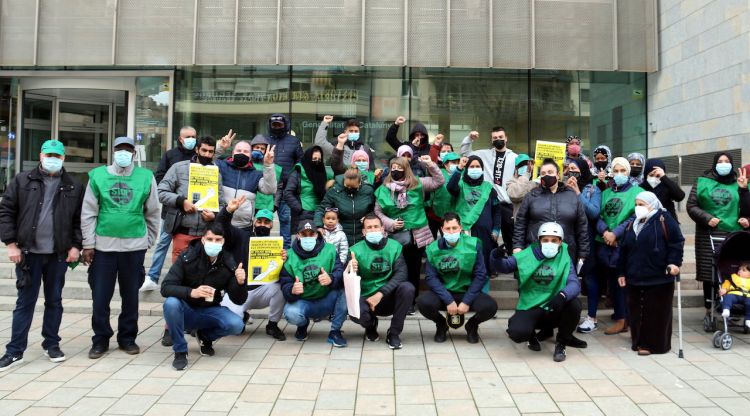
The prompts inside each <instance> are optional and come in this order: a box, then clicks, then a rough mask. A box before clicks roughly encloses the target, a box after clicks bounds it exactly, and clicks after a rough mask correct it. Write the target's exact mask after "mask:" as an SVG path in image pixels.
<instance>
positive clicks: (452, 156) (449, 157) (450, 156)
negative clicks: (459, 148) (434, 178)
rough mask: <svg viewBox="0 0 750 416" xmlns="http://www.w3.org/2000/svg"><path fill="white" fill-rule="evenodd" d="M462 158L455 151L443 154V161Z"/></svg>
mask: <svg viewBox="0 0 750 416" xmlns="http://www.w3.org/2000/svg"><path fill="white" fill-rule="evenodd" d="M460 159H461V158H460V157H459V156H458V154H456V153H455V152H450V153H448V154H446V155H445V156H443V163H446V162H450V161H452V160H460Z"/></svg>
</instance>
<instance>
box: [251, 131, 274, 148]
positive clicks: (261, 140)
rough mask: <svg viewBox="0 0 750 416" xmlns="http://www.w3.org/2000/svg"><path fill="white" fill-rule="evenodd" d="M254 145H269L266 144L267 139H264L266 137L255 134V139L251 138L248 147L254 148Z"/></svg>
mask: <svg viewBox="0 0 750 416" xmlns="http://www.w3.org/2000/svg"><path fill="white" fill-rule="evenodd" d="M256 144H265V145H269V144H271V143H269V142H268V139H266V136H264V135H262V134H256V135H255V137H253V140H252V141H251V142H250V146H255V145H256Z"/></svg>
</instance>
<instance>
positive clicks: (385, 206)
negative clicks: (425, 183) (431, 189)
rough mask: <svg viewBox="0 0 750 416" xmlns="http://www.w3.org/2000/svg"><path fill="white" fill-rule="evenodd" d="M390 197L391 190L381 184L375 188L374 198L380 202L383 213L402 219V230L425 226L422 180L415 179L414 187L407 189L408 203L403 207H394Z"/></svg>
mask: <svg viewBox="0 0 750 416" xmlns="http://www.w3.org/2000/svg"><path fill="white" fill-rule="evenodd" d="M394 197H395V195H394ZM394 197H391V190H390V189H388V187H387V186H385V185H383V186H380V187H378V189H377V190H375V199H376V200H377V201H378V204H380V208H381V209H382V210H383V213H384V214H385V215H386V216H387V217H388V218H392V219H394V220H395V219H396V218H401V219H402V220H404V230H415V229H417V228H422V227H425V226H427V215H426V214H425V213H424V193H423V192H422V182H421V181H419V180H417V186H416V188H414V189H412V190H411V191H408V192H407V193H406V197H407V199H408V203H407V205H406V207H404V208H398V207H396V200H395V199H394Z"/></svg>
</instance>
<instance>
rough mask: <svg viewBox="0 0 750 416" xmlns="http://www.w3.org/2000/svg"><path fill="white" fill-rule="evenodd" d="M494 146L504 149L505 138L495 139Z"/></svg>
mask: <svg viewBox="0 0 750 416" xmlns="http://www.w3.org/2000/svg"><path fill="white" fill-rule="evenodd" d="M492 146H493V147H494V148H495V149H497V150H502V149H504V148H505V140H493V141H492Z"/></svg>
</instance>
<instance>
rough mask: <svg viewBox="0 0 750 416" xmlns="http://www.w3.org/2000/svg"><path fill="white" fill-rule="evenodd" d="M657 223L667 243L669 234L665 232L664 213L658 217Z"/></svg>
mask: <svg viewBox="0 0 750 416" xmlns="http://www.w3.org/2000/svg"><path fill="white" fill-rule="evenodd" d="M659 222H660V223H661V230H662V231H664V238H665V239H666V240H667V243H669V232H667V225H666V224H665V223H664V213H663V212H662V213H661V215H660V216H659Z"/></svg>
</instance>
